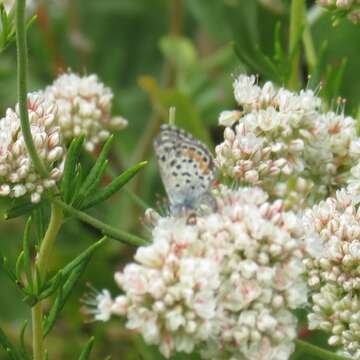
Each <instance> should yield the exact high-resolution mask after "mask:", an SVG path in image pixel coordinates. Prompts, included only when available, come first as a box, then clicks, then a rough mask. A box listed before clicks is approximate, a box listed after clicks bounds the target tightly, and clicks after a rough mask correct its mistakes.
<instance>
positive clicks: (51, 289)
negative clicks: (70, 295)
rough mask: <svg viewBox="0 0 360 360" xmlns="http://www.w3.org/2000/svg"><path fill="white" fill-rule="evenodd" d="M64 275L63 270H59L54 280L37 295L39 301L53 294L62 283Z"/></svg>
mask: <svg viewBox="0 0 360 360" xmlns="http://www.w3.org/2000/svg"><path fill="white" fill-rule="evenodd" d="M64 277H65V276H64V275H63V273H62V272H61V270H60V271H58V272H57V273H56V275H55V276H54V277H53V278H52V282H51V283H50V284H49V285H48V286H45V289H44V290H42V291H41V292H40V294H39V296H38V297H37V302H38V301H40V300H43V299H47V298H48V297H50V296H51V295H53V294H54V293H55V292H56V290H57V289H58V288H59V287H60V286H61V285H62V283H63V279H64ZM34 305H35V304H34Z"/></svg>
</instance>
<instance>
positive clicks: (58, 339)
mask: <svg viewBox="0 0 360 360" xmlns="http://www.w3.org/2000/svg"><path fill="white" fill-rule="evenodd" d="M39 3H40V6H39V7H38V10H37V15H36V21H34V19H35V17H31V19H30V21H29V22H28V27H29V25H30V24H32V26H31V27H30V28H29V30H30V31H29V33H28V35H29V36H28V42H29V57H30V63H29V64H30V68H29V70H30V71H29V74H28V75H29V84H30V89H29V90H31V91H33V90H39V89H42V88H44V87H45V86H47V85H48V84H49V83H50V82H52V80H53V79H54V77H55V76H56V74H57V73H58V72H59V71H60V72H61V71H66V70H67V69H68V68H70V69H72V70H73V71H76V72H79V73H80V74H84V73H89V74H90V73H97V74H98V75H99V77H100V79H102V80H103V81H104V82H105V84H107V85H108V86H110V87H111V88H112V90H113V91H114V94H115V96H114V108H113V112H114V114H122V115H124V116H125V117H126V118H128V119H129V128H128V129H127V130H125V131H123V132H120V133H119V134H116V135H115V136H114V137H111V138H109V140H108V141H107V142H106V144H104V146H103V147H102V150H101V151H100V153H99V154H97V156H96V159H92V158H90V159H89V156H88V155H86V153H85V152H84V151H83V148H82V142H83V138H81V137H80V138H78V139H75V140H74V141H73V142H72V143H71V145H70V147H69V149H68V155H67V161H66V164H65V176H64V178H63V181H62V183H61V185H60V188H59V189H58V190H59V193H57V192H56V191H55V192H54V193H49V192H47V193H46V194H45V195H46V196H44V199H43V200H42V202H41V203H40V204H32V203H31V202H30V199H29V198H20V199H12V200H7V199H5V198H0V216H1V218H3V219H6V220H7V221H3V222H1V224H0V249H1V253H3V254H6V256H1V261H0V265H1V269H2V271H0V281H1V284H2V294H5V295H6V296H1V297H0V323H1V328H2V329H3V330H4V331H2V330H1V331H0V342H1V345H2V346H3V348H4V349H5V351H4V352H2V353H1V354H0V359H1V360H2V359H5V358H6V359H8V358H10V359H16V360H18V359H26V360H27V359H30V358H31V356H30V355H26V354H29V353H31V351H30V349H31V343H30V341H29V340H30V338H31V333H30V331H26V332H25V329H26V325H24V326H22V325H21V324H23V320H24V319H25V318H27V316H28V308H27V307H26V306H27V305H29V306H34V305H35V304H37V303H38V302H39V301H44V300H46V301H45V304H46V306H45V309H49V311H48V312H47V316H46V318H44V319H43V321H44V322H43V324H44V326H45V330H46V332H47V333H49V334H47V348H48V350H49V358H50V359H54V360H57V359H73V358H79V359H89V358H90V351H91V350H92V356H93V358H94V359H104V358H105V357H106V356H107V355H109V354H110V355H111V356H112V358H113V359H117V358H119V356H120V357H121V359H124V360H134V359H139V358H143V359H145V360H155V359H162V357H161V355H160V354H159V352H158V351H157V349H154V348H153V347H149V346H147V345H145V344H144V343H143V341H141V340H139V337H138V336H136V335H133V334H130V333H128V332H125V331H124V330H123V329H124V327H123V326H122V324H121V323H119V322H115V321H114V322H113V323H109V324H107V326H106V327H105V326H102V325H101V324H93V325H84V324H83V320H84V319H83V317H82V316H81V314H80V313H79V303H78V299H79V298H80V297H81V295H82V293H83V292H84V281H85V279H91V281H92V282H93V283H94V284H95V286H97V287H107V288H110V289H114V290H115V289H116V287H115V285H114V283H113V272H114V271H115V269H116V268H117V267H120V268H121V267H123V266H124V265H125V264H126V263H127V262H128V261H129V259H130V258H131V256H132V249H129V247H126V246H124V245H123V243H124V242H125V243H131V244H144V243H145V242H144V240H143V238H146V237H147V236H146V235H144V233H145V234H146V229H144V228H143V227H142V226H139V221H138V219H139V217H141V216H143V209H142V207H144V205H142V207H141V206H137V204H135V202H134V199H140V201H138V200H137V203H139V202H141V203H142V204H143V203H144V202H145V203H146V204H150V205H151V206H153V207H156V205H155V204H156V199H157V198H156V195H157V194H163V189H162V187H161V184H160V181H159V175H158V169H157V167H156V164H155V161H154V157H153V153H152V149H151V144H152V139H153V136H154V135H155V134H156V131H157V128H158V126H159V124H160V123H161V122H165V121H167V119H168V109H169V107H170V106H176V123H177V124H178V126H180V127H182V128H184V129H186V130H188V131H190V132H192V133H193V134H194V136H196V137H197V138H199V139H201V140H203V141H205V142H206V143H208V144H209V145H210V146H211V147H213V146H215V145H216V144H217V143H218V142H219V139H220V137H221V133H222V130H221V129H220V130H219V129H218V128H217V126H216V125H217V118H218V114H219V113H220V111H222V110H225V109H233V108H235V107H236V104H235V101H234V99H233V95H232V88H231V82H232V77H231V74H234V75H235V76H236V75H238V74H239V73H240V72H244V71H246V72H249V73H250V72H251V73H257V74H258V75H259V77H260V81H263V80H273V81H275V82H276V83H278V84H279V85H284V84H285V83H286V82H287V81H288V79H289V76H290V72H291V63H292V60H293V58H294V56H295V52H296V51H298V50H301V51H302V53H303V50H304V40H303V37H302V35H303V34H302V33H301V34H299V35H298V37H297V39H296V40H297V41H296V50H294V51H293V52H289V49H288V33H289V11H290V4H291V1H283V4H284V6H283V10H282V11H281V12H276V11H272V10H271V8H269V7H264V6H262V5H261V4H260V3H259V2H258V1H255V0H254V1H248V0H196V1H194V0H183V1H182V2H181V3H182V20H181V19H180V23H181V24H180V25H181V26H180V28H179V31H177V32H176V31H175V32H171V31H170V25H171V22H172V21H173V20H171V16H170V13H171V11H170V6H171V3H172V1H164V0H125V1H118V0H102V1H98V0H76V1H58V2H57V1H51V2H50V1H49V2H45V1H42V2H39ZM55 3H56V4H55ZM54 4H55V5H54ZM54 6H55V7H54ZM308 6H309V7H312V6H314V2H313V1H309V2H308ZM337 15H342V16H343V15H345V14H337ZM337 18H338V17H337ZM0 21H1V26H0V29H1V30H0V81H1V85H2V86H1V87H0V110H1V112H2V114H4V112H5V110H6V108H7V107H9V106H13V105H14V103H15V102H16V89H15V80H16V76H15V75H16V74H15V73H16V71H15V57H16V49H15V46H14V37H15V27H14V13H12V12H11V13H10V14H6V13H5V11H4V7H3V5H0ZM301 30H304V28H302V29H301ZM310 30H311V34H312V35H313V42H314V44H313V45H314V48H315V55H316V62H315V65H314V67H313V68H310V67H309V66H308V63H307V59H306V57H305V56H303V57H302V58H301V74H300V75H301V76H300V81H301V82H302V87H303V88H306V87H308V88H312V89H316V90H318V89H319V84H320V83H321V91H320V95H321V96H322V97H323V98H324V99H325V101H326V103H327V106H328V107H329V108H331V107H332V108H334V107H335V108H336V100H335V101H334V99H336V98H337V97H339V96H341V97H344V98H346V99H347V100H348V101H347V105H346V109H345V111H346V112H347V113H349V114H352V115H353V116H357V114H358V112H359V94H360V81H358V79H359V74H360V47H359V46H360V45H359V41H358V40H359V38H360V27H359V26H355V25H353V24H351V23H350V22H348V21H347V20H346V19H345V18H343V20H341V21H340V22H338V26H337V27H336V28H334V27H333V19H332V15H331V13H330V12H325V13H324V14H323V15H321V16H320V17H319V18H317V19H315V21H313V22H311V24H310ZM114 34H115V35H116V36H114ZM234 50H235V51H234ZM309 75H310V78H308V76H309ZM2 116H3V115H2ZM144 161H147V166H146V167H145V166H144V165H145V162H144ZM140 170H141V171H140ZM109 173H111V177H110V176H109ZM135 175H136V177H135V178H134V176H135ZM131 179H133V180H132V181H131V182H130V180H131ZM125 184H126V190H125V187H124V185H125ZM52 199H56V201H58V203H61V204H62V206H63V207H62V209H63V210H64V212H65V214H66V217H65V221H64V226H63V227H62V228H61V231H60V233H59V235H58V237H57V240H56V251H52V252H51V254H50V255H51V261H50V263H51V264H50V265H51V266H50V269H49V273H48V275H47V276H46V277H42V276H40V275H39V273H38V270H37V269H36V267H35V265H34V262H35V257H36V254H38V252H39V249H40V246H41V242H42V240H43V238H44V234H45V232H46V229H47V226H48V222H49V217H50V213H49V208H50V206H49V204H50V202H51V201H52ZM145 206H146V205H145ZM84 210H86V213H85V212H84ZM24 217H28V218H30V217H31V220H28V221H27V223H26V225H25V226H24V224H23V222H24ZM74 218H76V219H77V220H80V221H71V220H72V219H74ZM99 219H101V220H99ZM24 229H25V232H24V236H23V235H22V232H23V230H24ZM100 234H106V235H108V236H109V237H113V238H115V239H117V240H121V241H122V242H123V243H118V242H110V241H109V242H107V246H105V247H103V248H102V251H101V252H99V254H98V255H97V257H96V259H95V260H94V259H92V264H93V265H90V266H89V261H90V259H91V258H92V257H93V254H94V252H95V251H96V249H98V248H99V247H100V246H101V245H102V242H101V241H100V242H95V243H94V244H92V245H91V246H89V243H90V242H91V241H92V242H94V240H96V239H98V238H99V235H100ZM84 248H86V249H87V250H85V251H83V249H84ZM76 254H80V255H78V256H76ZM63 264H67V265H65V266H64V265H63ZM9 280H10V281H9ZM116 291H118V289H116ZM19 294H20V297H21V298H22V300H23V301H21V300H19ZM65 302H66V306H65ZM59 315H60V318H61V320H62V321H59ZM50 330H51V332H50ZM5 333H6V334H7V335H5ZM18 333H20V334H21V335H20V341H19V339H18V338H19V337H18V336H16V335H14V334H18ZM89 333H91V334H94V336H95V337H96V339H97V341H96V346H94V348H93V338H91V339H90V340H89V341H88V338H89ZM306 340H307V341H308V340H309V341H311V342H313V343H314V344H316V345H319V346H322V347H325V344H326V336H324V334H321V336H319V334H317V333H311V334H310V335H309V338H307V339H306ZM87 341H88V342H87ZM17 342H20V346H19V347H17V345H16V347H15V345H12V344H15V343H17ZM85 343H86V345H85V347H84V344H85ZM92 348H93V349H92ZM17 349H18V350H17ZM74 354H77V355H74ZM78 354H81V355H80V357H78V356H79V355H78ZM305 357H306V359H314V360H315V359H316V358H315V357H310V356H309V355H308V354H306V355H305V354H304V353H301V352H300V351H299V352H298V353H297V354H295V355H294V356H293V359H303V358H305ZM175 358H176V359H185V358H186V359H188V358H190V357H189V356H187V355H182V354H180V355H178V356H177V357H175ZM191 358H192V359H196V358H198V355H194V356H192V357H191Z"/></svg>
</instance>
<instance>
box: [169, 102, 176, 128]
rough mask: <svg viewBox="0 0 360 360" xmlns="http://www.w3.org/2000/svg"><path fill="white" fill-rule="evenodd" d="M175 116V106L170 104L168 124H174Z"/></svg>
mask: <svg viewBox="0 0 360 360" xmlns="http://www.w3.org/2000/svg"><path fill="white" fill-rule="evenodd" d="M175 116H176V108H175V106H171V107H170V109H169V124H170V125H175Z"/></svg>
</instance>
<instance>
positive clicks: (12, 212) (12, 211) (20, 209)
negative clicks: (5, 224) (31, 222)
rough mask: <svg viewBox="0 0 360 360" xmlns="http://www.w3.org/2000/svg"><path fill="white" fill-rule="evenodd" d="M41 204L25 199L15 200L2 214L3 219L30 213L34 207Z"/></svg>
mask: <svg viewBox="0 0 360 360" xmlns="http://www.w3.org/2000/svg"><path fill="white" fill-rule="evenodd" d="M40 205H41V202H40V203H37V204H34V203H32V202H30V201H29V200H26V201H25V202H20V203H19V202H15V205H13V206H12V207H10V208H9V209H8V210H7V211H6V212H5V214H4V219H5V220H9V219H13V218H16V217H19V216H22V215H25V214H28V213H30V212H31V211H33V210H34V209H36V208H38V207H39V206H40Z"/></svg>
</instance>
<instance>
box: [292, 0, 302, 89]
mask: <svg viewBox="0 0 360 360" xmlns="http://www.w3.org/2000/svg"><path fill="white" fill-rule="evenodd" d="M304 18H305V0H292V2H291V11H290V36H289V56H290V57H291V72H290V77H289V80H288V87H289V88H290V89H293V90H297V89H298V88H299V87H300V49H299V39H300V34H301V31H302V27H303V25H304Z"/></svg>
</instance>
